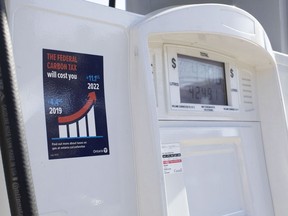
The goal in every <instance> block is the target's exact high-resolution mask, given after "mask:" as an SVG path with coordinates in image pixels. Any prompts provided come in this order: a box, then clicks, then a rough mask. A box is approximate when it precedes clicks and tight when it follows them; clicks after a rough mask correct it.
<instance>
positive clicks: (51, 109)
mask: <svg viewBox="0 0 288 216" xmlns="http://www.w3.org/2000/svg"><path fill="white" fill-rule="evenodd" d="M62 112H63V110H62V108H61V107H49V114H50V115H60V114H62Z"/></svg>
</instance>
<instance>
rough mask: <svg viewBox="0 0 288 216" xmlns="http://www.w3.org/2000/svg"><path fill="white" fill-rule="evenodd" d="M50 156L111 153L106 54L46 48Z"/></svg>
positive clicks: (62, 156)
mask: <svg viewBox="0 0 288 216" xmlns="http://www.w3.org/2000/svg"><path fill="white" fill-rule="evenodd" d="M43 82H44V101H45V117H46V128H47V129H46V130H47V141H48V154H49V159H60V158H72V157H84V156H98V155H108V154H109V144H108V132H107V120H106V108H105V97H104V77H103V56H97V55H90V54H81V53H73V52H64V51H58V50H49V49H43Z"/></svg>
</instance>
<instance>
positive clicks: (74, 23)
mask: <svg viewBox="0 0 288 216" xmlns="http://www.w3.org/2000/svg"><path fill="white" fill-rule="evenodd" d="M204 16H205V17H204ZM8 19H9V24H10V29H11V34H12V42H13V46H14V53H15V62H16V71H17V80H18V83H19V94H20V100H21V107H22V111H23V120H24V124H25V133H26V137H27V144H28V150H29V158H30V163H31V170H32V178H33V184H34V185H33V186H34V189H35V197H36V202H37V207H38V212H39V215H41V216H68V215H69V216H79V215H85V216H90V215H91V216H92V215H103V216H104V215H105V216H106V215H111V216H116V215H127V216H135V215H143V216H146V215H149V216H152V215H153V216H154V215H155V216H162V215H163V216H164V215H167V216H176V215H177V216H178V215H181V216H214V215H215V216H219V215H222V216H228V215H229V216H230V215H231V216H232V215H233V216H248V215H251V216H274V215H275V216H282V215H285V214H287V212H288V209H286V203H284V202H285V200H287V199H288V190H286V188H285V186H286V184H285V183H284V181H285V178H283V182H281V185H279V184H277V180H276V177H278V176H281V175H280V173H281V172H282V170H275V169H274V168H275V166H277V165H279V164H278V162H279V161H278V162H277V163H275V160H274V159H275V157H277V155H278V154H279V153H280V152H281V151H282V156H283V154H284V153H285V151H283V150H285V149H284V148H287V147H286V144H287V143H288V136H287V125H286V121H285V120H283V118H284V116H285V110H284V106H283V104H282V100H281V97H282V95H281V90H280V86H279V79H278V75H277V66H276V62H275V56H274V53H273V51H272V48H271V45H270V43H269V39H268V37H267V35H266V34H265V31H264V30H263V28H262V26H261V25H260V24H259V22H258V21H257V20H256V19H255V18H254V17H252V16H251V15H250V14H248V13H247V12H245V11H243V10H240V9H238V8H236V7H231V6H225V5H219V4H205V5H189V6H182V7H176V8H168V9H165V10H160V11H156V12H153V13H151V14H148V15H146V16H142V15H137V14H132V13H128V12H124V11H120V10H115V9H112V8H108V7H104V6H100V5H97V4H93V3H91V2H87V1H79V0H73V1H67V0H57V1H56V0H50V1H49V2H47V1H32V0H21V1H20V0H14V1H10V2H9V5H8ZM268 86H269V87H268ZM282 162H283V161H282ZM280 165H281V166H282V167H281V168H283V169H285V166H286V163H285V162H283V163H281V164H280ZM280 165H279V166H280ZM287 170H288V169H287ZM1 179H2V178H0V183H1ZM3 182H4V181H3ZM1 188H3V187H1ZM1 188H0V190H1ZM279 188H281V190H279ZM0 211H2V209H0Z"/></svg>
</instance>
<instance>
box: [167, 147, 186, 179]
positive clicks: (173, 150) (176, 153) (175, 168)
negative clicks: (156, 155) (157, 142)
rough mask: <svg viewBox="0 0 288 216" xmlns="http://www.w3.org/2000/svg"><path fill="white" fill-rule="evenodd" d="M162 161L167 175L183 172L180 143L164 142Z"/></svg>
mask: <svg viewBox="0 0 288 216" xmlns="http://www.w3.org/2000/svg"><path fill="white" fill-rule="evenodd" d="M162 162H163V172H164V174H165V175H167V174H175V173H182V172H183V166H182V158H181V151H180V144H179V143H173V144H162Z"/></svg>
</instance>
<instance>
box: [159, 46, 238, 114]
mask: <svg viewBox="0 0 288 216" xmlns="http://www.w3.org/2000/svg"><path fill="white" fill-rule="evenodd" d="M164 54H165V59H166V62H165V65H166V90H167V107H168V110H167V111H169V110H170V111H184V112H185V111H205V112H214V111H216V112H227V111H239V94H238V92H239V87H238V84H237V83H238V77H237V76H236V77H231V74H230V73H231V71H234V72H233V73H234V74H235V75H236V71H237V69H236V68H234V65H235V64H234V62H233V59H231V58H229V57H227V56H224V55H221V54H218V53H216V52H212V51H207V50H204V49H199V48H194V47H187V46H179V45H170V44H165V45H164ZM178 55H184V56H191V57H195V58H199V59H206V60H211V61H215V62H220V63H223V64H224V74H225V85H226V101H227V103H225V104H224V105H215V104H200V103H181V101H180V83H179V71H178V68H177V64H178V62H177V61H178V59H177V56H178ZM175 64H176V67H175ZM235 83H236V84H235ZM232 85H233V89H232V88H231V86H232ZM235 86H236V87H235ZM235 89H237V91H238V92H235ZM231 90H232V91H231ZM233 91H234V93H233Z"/></svg>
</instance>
